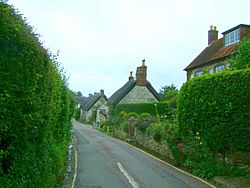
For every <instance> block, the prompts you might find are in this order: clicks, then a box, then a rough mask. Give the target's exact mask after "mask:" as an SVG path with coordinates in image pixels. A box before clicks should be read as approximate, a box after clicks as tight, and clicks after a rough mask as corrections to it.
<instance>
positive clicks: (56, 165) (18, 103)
mask: <svg viewBox="0 0 250 188" xmlns="http://www.w3.org/2000/svg"><path fill="white" fill-rule="evenodd" d="M0 49H1V50H0V80H1V82H0V88H1V90H0V106H1V108H0V187H56V186H57V185H58V183H59V179H60V176H63V170H64V168H65V159H66V155H67V146H68V144H67V143H68V141H69V139H70V128H71V125H70V120H71V115H72V104H71V103H72V99H71V96H70V92H69V90H68V88H67V83H66V78H65V76H64V73H63V72H62V70H61V68H60V66H59V65H58V63H57V62H56V57H55V56H52V55H51V54H50V52H48V51H47V50H46V49H44V48H43V47H42V44H41V42H40V41H39V39H38V38H37V34H35V33H33V30H32V28H31V27H30V26H29V25H27V24H26V23H25V21H24V20H23V19H22V16H21V15H20V14H19V13H17V12H16V11H15V10H14V9H13V8H12V7H10V6H9V5H7V4H6V3H4V2H3V1H0ZM6 78H8V79H6Z"/></svg>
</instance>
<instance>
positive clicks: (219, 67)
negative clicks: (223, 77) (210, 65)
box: [215, 64, 225, 72]
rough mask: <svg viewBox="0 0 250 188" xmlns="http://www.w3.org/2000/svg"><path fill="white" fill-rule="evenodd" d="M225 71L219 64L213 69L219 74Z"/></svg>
mask: <svg viewBox="0 0 250 188" xmlns="http://www.w3.org/2000/svg"><path fill="white" fill-rule="evenodd" d="M224 69H225V65H223V64H221V65H218V66H216V67H215V72H219V71H221V70H224Z"/></svg>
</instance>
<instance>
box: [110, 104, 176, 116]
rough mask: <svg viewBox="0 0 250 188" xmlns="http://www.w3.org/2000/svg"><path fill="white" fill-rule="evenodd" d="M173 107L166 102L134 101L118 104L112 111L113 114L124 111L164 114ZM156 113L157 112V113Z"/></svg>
mask: <svg viewBox="0 0 250 188" xmlns="http://www.w3.org/2000/svg"><path fill="white" fill-rule="evenodd" d="M171 110H173V109H171V108H170V105H169V104H168V103H164V102H162V103H134V104H118V105H117V106H116V107H115V109H114V111H115V114H119V113H120V112H121V111H124V112H135V113H137V114H141V113H149V114H151V115H165V114H166V113H168V112H169V111H171ZM157 113H158V114H157Z"/></svg>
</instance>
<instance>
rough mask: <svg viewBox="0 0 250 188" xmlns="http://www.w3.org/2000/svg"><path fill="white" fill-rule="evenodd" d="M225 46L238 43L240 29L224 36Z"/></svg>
mask: <svg viewBox="0 0 250 188" xmlns="http://www.w3.org/2000/svg"><path fill="white" fill-rule="evenodd" d="M224 39H225V46H229V45H231V44H234V43H236V42H239V41H240V28H238V29H235V30H233V31H231V32H230V33H227V34H225V35H224Z"/></svg>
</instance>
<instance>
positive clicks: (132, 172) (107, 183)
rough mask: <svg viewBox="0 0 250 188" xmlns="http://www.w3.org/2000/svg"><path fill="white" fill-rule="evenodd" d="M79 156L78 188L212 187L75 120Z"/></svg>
mask: <svg viewBox="0 0 250 188" xmlns="http://www.w3.org/2000/svg"><path fill="white" fill-rule="evenodd" d="M73 127H74V135H75V138H76V147H77V153H78V167H77V178H76V183H75V187H76V188H101V187H102V188H123V187H132V188H139V187H141V188H147V187H148V188H166V187H167V188H174V187H180V188H186V187H197V188H198V187H202V188H203V187H204V188H205V187H212V186H210V185H209V184H207V183H205V182H203V181H201V180H199V179H196V178H194V177H192V176H190V175H188V174H186V173H183V172H180V171H178V170H176V169H175V168H173V167H171V166H169V165H167V164H166V163H163V162H161V161H159V160H156V159H155V158H153V157H152V156H150V155H147V154H145V153H144V152H142V151H140V150H138V149H136V148H134V147H132V146H130V145H129V144H126V143H124V142H122V141H120V140H117V139H114V138H111V137H109V136H107V135H105V134H103V133H101V132H99V131H97V130H95V129H93V128H91V127H89V126H87V125H83V124H81V123H79V122H77V121H75V120H74V121H73Z"/></svg>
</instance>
